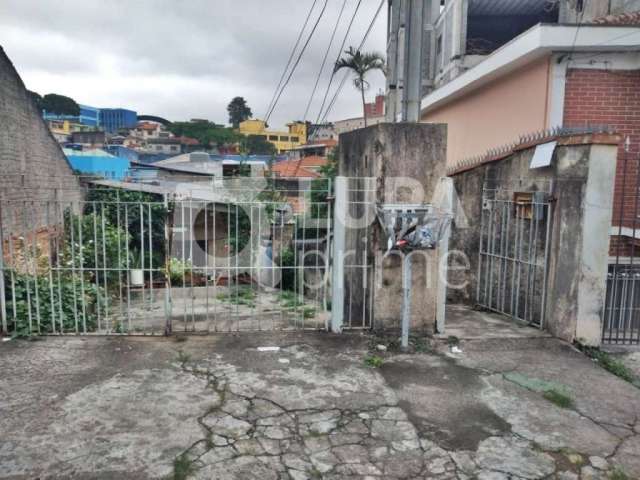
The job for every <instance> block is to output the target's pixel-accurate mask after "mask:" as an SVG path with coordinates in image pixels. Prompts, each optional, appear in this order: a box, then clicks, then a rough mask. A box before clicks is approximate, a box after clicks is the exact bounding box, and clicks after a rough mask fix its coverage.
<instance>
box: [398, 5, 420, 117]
mask: <svg viewBox="0 0 640 480" xmlns="http://www.w3.org/2000/svg"><path fill="white" fill-rule="evenodd" d="M424 9H425V0H407V3H406V8H405V12H404V13H405V20H404V24H405V29H406V31H405V35H404V53H405V54H404V87H403V90H402V121H404V122H418V121H419V120H420V100H421V99H420V94H421V93H422V45H423V42H422V38H423V36H424Z"/></svg>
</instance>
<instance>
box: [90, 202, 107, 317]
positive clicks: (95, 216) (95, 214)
mask: <svg viewBox="0 0 640 480" xmlns="http://www.w3.org/2000/svg"><path fill="white" fill-rule="evenodd" d="M98 245H99V244H98V210H97V206H96V202H93V253H94V267H95V276H96V277H95V286H96V310H97V313H98V330H102V312H101V311H100V303H101V302H100V296H101V295H100V275H99V274H98V268H99V263H98ZM105 321H106V319H105Z"/></svg>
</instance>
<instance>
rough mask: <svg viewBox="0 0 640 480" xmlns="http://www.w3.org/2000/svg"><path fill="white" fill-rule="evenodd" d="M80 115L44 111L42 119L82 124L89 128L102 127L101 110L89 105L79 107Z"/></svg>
mask: <svg viewBox="0 0 640 480" xmlns="http://www.w3.org/2000/svg"><path fill="white" fill-rule="evenodd" d="M78 106H79V107H80V115H60V114H57V113H51V112H47V111H46V110H43V111H42V118H44V119H45V120H68V121H70V122H73V123H80V124H82V125H87V126H89V127H98V126H100V109H99V108H96V107H90V106H89V105H78Z"/></svg>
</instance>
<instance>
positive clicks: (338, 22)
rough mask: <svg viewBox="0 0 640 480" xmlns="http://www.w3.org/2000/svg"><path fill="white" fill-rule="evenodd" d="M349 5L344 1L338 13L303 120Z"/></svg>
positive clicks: (305, 119)
mask: <svg viewBox="0 0 640 480" xmlns="http://www.w3.org/2000/svg"><path fill="white" fill-rule="evenodd" d="M346 6H347V0H344V1H343V2H342V8H341V9H340V13H339V14H338V19H337V20H336V24H335V26H334V27H333V32H331V38H330V39H329V45H328V46H327V50H326V51H325V52H324V58H323V59H322V64H321V65H320V70H319V71H318V76H317V77H316V83H315V84H314V86H313V90H312V91H311V96H310V97H309V102H308V103H307V108H306V109H305V111H304V116H303V118H302V120H303V121H305V122H306V121H307V114H308V113H309V108H311V103H312V102H313V97H314V96H315V94H316V90H317V88H318V83H319V82H320V77H321V76H322V71H323V70H324V66H325V64H326V62H327V57H328V56H329V51H330V50H331V45H333V39H334V38H335V36H336V31H337V30H338V26H339V25H340V20H341V19H342V14H343V13H344V9H345V7H346Z"/></svg>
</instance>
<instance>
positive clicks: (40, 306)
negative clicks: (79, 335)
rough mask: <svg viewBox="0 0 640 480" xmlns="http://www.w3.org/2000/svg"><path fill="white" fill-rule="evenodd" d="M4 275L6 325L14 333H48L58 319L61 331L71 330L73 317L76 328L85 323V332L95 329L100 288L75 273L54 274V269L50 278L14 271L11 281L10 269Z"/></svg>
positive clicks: (56, 324) (73, 329)
mask: <svg viewBox="0 0 640 480" xmlns="http://www.w3.org/2000/svg"><path fill="white" fill-rule="evenodd" d="M4 275H5V286H6V288H5V301H6V305H7V319H8V328H9V331H10V332H12V333H13V335H14V336H17V337H24V336H29V335H37V334H45V333H51V332H53V331H54V329H53V326H52V323H53V322H54V321H55V331H56V332H59V331H60V323H61V322H62V327H63V330H64V332H75V331H76V318H77V322H78V331H79V332H83V331H84V330H85V326H86V331H87V332H90V331H94V330H95V329H96V323H97V311H98V310H97V309H98V307H99V306H98V302H99V301H100V302H102V301H104V298H105V295H104V290H102V289H101V288H100V287H96V285H95V284H94V283H93V282H90V281H88V280H87V279H84V280H83V279H81V278H80V277H79V276H78V275H75V276H71V275H69V274H64V275H62V274H61V275H60V277H59V278H58V276H57V274H56V273H55V272H52V276H51V278H50V277H49V274H48V273H46V274H43V275H37V276H27V275H24V274H19V273H15V272H14V274H13V282H12V278H11V272H10V271H8V270H5V272H4ZM36 286H37V299H36ZM52 290H53V296H52V295H51V293H52ZM83 292H84V297H83V296H82V293H83ZM14 294H15V310H14V302H13V298H14ZM99 297H100V299H99ZM83 298H84V316H83V307H82V300H83ZM29 312H31V322H29ZM38 316H39V317H40V323H39V324H38Z"/></svg>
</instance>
